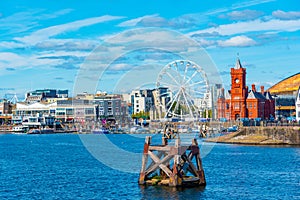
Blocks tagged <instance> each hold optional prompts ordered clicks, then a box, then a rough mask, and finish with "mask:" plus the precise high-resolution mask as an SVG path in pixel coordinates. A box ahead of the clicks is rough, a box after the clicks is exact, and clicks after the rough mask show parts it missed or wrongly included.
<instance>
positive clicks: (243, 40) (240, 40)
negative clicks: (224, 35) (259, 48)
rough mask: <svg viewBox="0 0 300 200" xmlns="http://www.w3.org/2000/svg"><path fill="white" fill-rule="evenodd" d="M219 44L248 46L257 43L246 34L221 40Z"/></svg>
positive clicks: (223, 45) (224, 45)
mask: <svg viewBox="0 0 300 200" xmlns="http://www.w3.org/2000/svg"><path fill="white" fill-rule="evenodd" d="M218 45H219V46H221V47H247V46H253V45H256V42H255V41H254V40H253V39H251V38H249V37H247V36H245V35H240V36H235V37H232V38H230V39H228V40H224V41H221V40H220V41H218Z"/></svg>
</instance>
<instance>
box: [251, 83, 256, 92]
mask: <svg viewBox="0 0 300 200" xmlns="http://www.w3.org/2000/svg"><path fill="white" fill-rule="evenodd" d="M252 91H253V92H256V89H255V84H252Z"/></svg>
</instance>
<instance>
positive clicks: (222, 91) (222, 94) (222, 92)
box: [221, 88, 225, 96]
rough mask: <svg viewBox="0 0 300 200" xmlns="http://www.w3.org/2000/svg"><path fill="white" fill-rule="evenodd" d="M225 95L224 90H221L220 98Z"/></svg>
mask: <svg viewBox="0 0 300 200" xmlns="http://www.w3.org/2000/svg"><path fill="white" fill-rule="evenodd" d="M224 95H225V93H224V88H222V89H221V96H224Z"/></svg>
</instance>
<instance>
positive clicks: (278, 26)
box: [0, 0, 300, 97]
mask: <svg viewBox="0 0 300 200" xmlns="http://www.w3.org/2000/svg"><path fill="white" fill-rule="evenodd" d="M145 28H151V29H150V30H151V31H149V32H148V31H146V32H145V31H141V32H139V33H138V34H135V37H132V34H129V33H132V32H130V31H132V30H136V29H137V30H139V29H142V30H144V29H145ZM164 30H165V31H164ZM128 31H129V33H128ZM170 31H171V32H172V31H175V32H176V33H177V34H180V35H182V36H183V37H185V38H188V40H191V41H196V42H197V45H199V47H203V48H204V51H205V52H206V53H207V56H208V57H209V58H210V59H211V60H212V62H213V63H214V65H215V66H216V68H217V70H218V72H219V75H220V77H221V79H222V81H223V83H224V85H225V87H229V84H230V82H229V81H230V80H229V71H230V68H231V67H233V66H234V63H235V61H236V58H237V54H239V58H240V59H241V63H242V65H243V66H244V67H246V68H247V84H248V85H250V84H252V83H255V84H257V85H265V87H266V88H268V87H270V86H271V85H272V84H275V83H277V82H278V81H280V80H282V79H283V78H286V77H288V76H291V75H293V74H295V73H298V72H299V71H300V70H299V69H300V64H299V57H300V53H299V52H300V34H299V33H300V2H299V1H298V0H252V1H251V0H250V1H248V0H232V1H220V0H213V1H212V0H203V1H199V0H189V1H182V0H166V1H146V0H133V1H129V0H118V1H117V0H113V1H109V0H106V1H104V0H88V1H74V0H64V1H58V0H44V1H38V0H30V1H21V0H14V1H11V0H2V1H1V2H0V38H1V39H0V83H1V86H0V95H1V97H4V96H5V95H6V97H9V94H13V93H17V95H18V96H21V97H22V96H23V95H24V93H25V92H26V91H29V90H33V89H43V88H57V89H59V88H60V89H69V90H70V92H71V93H72V92H73V88H74V85H75V83H76V80H77V79H78V77H79V76H80V75H82V73H84V72H83V71H84V70H82V68H84V67H85V66H87V65H86V63H87V62H89V65H88V66H89V71H90V72H89V73H88V74H86V75H85V76H84V77H85V78H87V79H89V80H92V79H93V78H94V79H95V81H96V82H97V86H96V87H92V91H93V90H96V89H99V90H105V91H108V92H115V91H117V90H115V89H114V85H115V83H116V82H117V81H116V79H118V78H120V77H121V76H120V74H123V75H124V73H125V72H126V73H128V72H129V71H130V70H132V69H133V68H136V66H140V68H139V70H138V73H137V74H136V76H135V77H134V78H136V79H137V80H138V79H139V80H143V79H144V77H146V76H147V75H149V74H148V73H147V70H151V66H161V67H163V66H165V65H166V64H167V63H169V62H171V61H172V60H173V59H175V58H176V56H175V57H174V56H170V52H172V53H173V54H172V55H178V53H180V52H179V51H182V52H183V51H184V50H183V48H182V47H184V49H185V50H186V52H190V49H191V44H192V43H189V42H178V40H177V38H178V37H173V36H170ZM135 33H136V31H135ZM171 35H172V34H171ZM172 37H173V39H174V40H172ZM175 40H176V42H175ZM145 41H146V43H147V45H146V46H147V47H148V46H149V44H150V43H151V47H152V48H154V49H156V50H153V49H152V50H149V49H147V50H145V49H143V50H140V49H139V48H140V47H144V46H145V45H144V43H145ZM181 41H183V40H181ZM141 43H142V45H140V44H141ZM107 44H110V45H107ZM166 46H168V48H167V51H168V52H169V53H168V54H166V53H163V52H161V47H166ZM177 47H180V48H181V49H180V50H179V49H178V48H177ZM126 49H127V50H128V51H126ZM157 49H160V50H157ZM95 50H97V52H98V54H99V55H100V57H98V59H96V58H95V57H97V56H99V55H98V54H97V53H96V54H95V53H93V52H95ZM164 50H166V49H164ZM186 52H185V53H186ZM112 55H113V56H114V57H113V56H112ZM112 57H113V58H114V59H113V62H112V61H111V59H112ZM91 60H93V61H94V62H93V63H92V64H91V62H90V61H91ZM103 63H104V64H105V65H108V64H110V67H109V68H105V70H104V66H103ZM204 65H205V64H204ZM91 66H93V67H91ZM97 67H99V68H97ZM204 68H205V66H204ZM143 70H144V71H143ZM99 71H101V74H105V77H104V78H103V80H102V82H101V80H99V79H101V78H99V76H95V77H92V75H93V74H97V73H99ZM152 71H153V70H152ZM117 74H119V76H117ZM110 76H111V77H110ZM96 79H97V80H96ZM80 84H81V85H84V84H83V83H82V82H79V85H80ZM87 85H88V84H87ZM120 91H121V90H120Z"/></svg>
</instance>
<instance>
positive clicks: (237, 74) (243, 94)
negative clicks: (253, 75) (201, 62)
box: [217, 58, 275, 120]
mask: <svg viewBox="0 0 300 200" xmlns="http://www.w3.org/2000/svg"><path fill="white" fill-rule="evenodd" d="M230 75H231V90H229V91H228V92H226V93H225V90H224V89H222V90H221V91H222V92H221V94H220V95H219V98H218V101H217V105H218V118H219V119H222V118H226V119H227V120H239V119H244V118H249V119H257V118H260V119H271V118H273V117H274V115H275V101H274V99H273V97H272V96H271V94H270V93H269V92H268V91H265V90H264V86H261V91H260V92H258V91H257V90H256V87H255V85H254V84H252V87H251V90H249V89H248V86H246V68H243V67H242V65H241V62H240V59H239V58H238V59H237V61H236V64H235V67H234V68H231V71H230Z"/></svg>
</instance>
